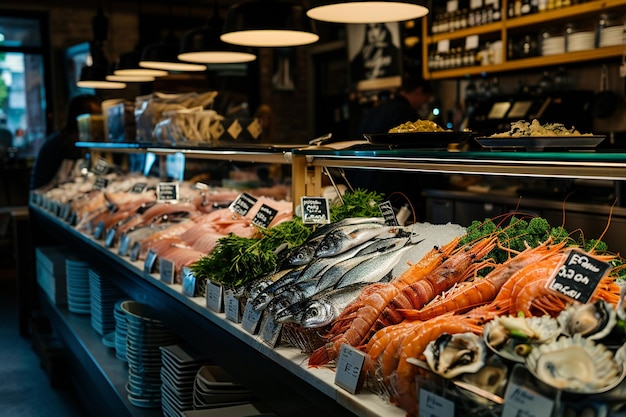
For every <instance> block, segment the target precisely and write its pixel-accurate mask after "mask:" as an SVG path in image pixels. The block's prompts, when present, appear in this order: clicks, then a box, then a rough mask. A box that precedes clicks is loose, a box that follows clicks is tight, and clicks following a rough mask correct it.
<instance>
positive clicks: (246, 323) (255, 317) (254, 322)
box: [241, 300, 263, 334]
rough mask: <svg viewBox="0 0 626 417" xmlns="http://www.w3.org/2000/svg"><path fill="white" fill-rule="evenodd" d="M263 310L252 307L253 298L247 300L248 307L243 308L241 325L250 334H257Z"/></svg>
mask: <svg viewBox="0 0 626 417" xmlns="http://www.w3.org/2000/svg"><path fill="white" fill-rule="evenodd" d="M262 314H263V310H255V309H254V308H253V307H252V300H248V301H247V302H246V308H244V309H243V318H242V319H241V327H243V328H244V330H246V331H247V332H248V333H250V334H257V332H258V331H259V322H260V321H261V315H262Z"/></svg>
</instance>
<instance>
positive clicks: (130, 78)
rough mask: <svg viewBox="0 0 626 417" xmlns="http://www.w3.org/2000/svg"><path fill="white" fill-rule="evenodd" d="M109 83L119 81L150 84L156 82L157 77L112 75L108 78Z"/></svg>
mask: <svg viewBox="0 0 626 417" xmlns="http://www.w3.org/2000/svg"><path fill="white" fill-rule="evenodd" d="M106 80H107V81H119V82H122V83H124V82H125V83H149V82H152V81H154V80H155V77H153V76H150V75H115V74H110V75H107V76H106Z"/></svg>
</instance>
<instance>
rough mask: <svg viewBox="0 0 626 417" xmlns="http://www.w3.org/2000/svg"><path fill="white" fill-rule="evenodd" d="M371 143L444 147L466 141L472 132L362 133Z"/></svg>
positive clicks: (403, 146) (394, 145) (404, 146)
mask: <svg viewBox="0 0 626 417" xmlns="http://www.w3.org/2000/svg"><path fill="white" fill-rule="evenodd" d="M363 136H364V137H365V139H367V140H368V141H369V142H370V143H371V144H373V145H388V146H391V147H397V148H416V149H446V148H447V147H448V145H450V144H456V143H464V142H467V141H468V140H469V139H470V138H471V137H473V136H474V133H473V132H454V131H445V132H406V133H366V134H364V135H363Z"/></svg>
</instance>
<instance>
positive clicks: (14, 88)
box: [0, 10, 47, 158]
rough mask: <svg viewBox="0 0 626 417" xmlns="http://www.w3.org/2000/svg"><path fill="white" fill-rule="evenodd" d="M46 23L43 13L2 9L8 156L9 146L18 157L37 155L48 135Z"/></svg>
mask: <svg viewBox="0 0 626 417" xmlns="http://www.w3.org/2000/svg"><path fill="white" fill-rule="evenodd" d="M43 25H44V16H43V15H40V14H33V15H32V16H28V15H16V14H15V12H13V13H10V12H9V13H5V12H3V11H1V10H0V129H1V133H2V135H1V137H2V143H1V144H0V153H4V154H5V155H4V156H5V157H6V152H7V148H13V149H12V151H11V154H12V155H14V156H15V155H17V156H18V157H20V158H30V157H34V156H35V155H36V153H37V151H38V149H39V146H40V145H41V143H42V142H43V141H44V140H45V137H46V134H47V116H46V104H47V99H46V97H47V95H46V82H45V74H46V66H45V63H44V46H43V45H42V32H43V30H42V28H43ZM1 148H4V152H2V149H1Z"/></svg>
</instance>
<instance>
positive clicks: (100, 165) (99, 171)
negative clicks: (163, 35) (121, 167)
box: [91, 158, 109, 175]
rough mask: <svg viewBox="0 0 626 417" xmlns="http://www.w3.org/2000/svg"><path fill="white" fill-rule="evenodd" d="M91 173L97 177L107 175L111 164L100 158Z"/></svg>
mask: <svg viewBox="0 0 626 417" xmlns="http://www.w3.org/2000/svg"><path fill="white" fill-rule="evenodd" d="M91 171H92V172H93V173H94V174H96V175H106V174H107V173H108V172H109V163H108V162H107V161H106V159H102V158H100V159H98V161H97V162H96V164H95V165H94V167H93V169H92V170H91Z"/></svg>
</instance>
